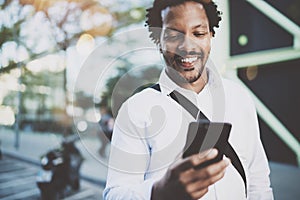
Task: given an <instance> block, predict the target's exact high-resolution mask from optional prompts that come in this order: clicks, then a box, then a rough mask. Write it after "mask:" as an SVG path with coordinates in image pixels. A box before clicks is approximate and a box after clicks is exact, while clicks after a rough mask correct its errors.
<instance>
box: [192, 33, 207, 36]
mask: <svg viewBox="0 0 300 200" xmlns="http://www.w3.org/2000/svg"><path fill="white" fill-rule="evenodd" d="M204 35H206V33H194V36H195V37H202V36H204Z"/></svg>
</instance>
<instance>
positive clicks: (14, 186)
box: [0, 155, 103, 200]
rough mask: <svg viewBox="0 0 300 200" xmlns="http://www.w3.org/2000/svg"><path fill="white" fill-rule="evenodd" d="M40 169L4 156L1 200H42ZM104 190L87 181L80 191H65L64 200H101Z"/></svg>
mask: <svg viewBox="0 0 300 200" xmlns="http://www.w3.org/2000/svg"><path fill="white" fill-rule="evenodd" d="M39 170H40V167H39V166H37V165H34V164H32V163H28V162H25V161H21V160H19V159H16V158H12V157H9V156H7V155H4V156H3V157H2V158H1V159H0V199H1V200H17V199H20V200H40V199H41V195H40V190H39V189H38V187H37V184H36V174H37V172H38V171H39ZM102 191H103V190H102V188H100V187H99V186H98V185H96V184H91V183H89V182H87V181H84V180H81V181H80V188H79V190H72V189H71V188H69V190H65V192H64V197H61V199H64V200H79V199H84V200H101V199H102Z"/></svg>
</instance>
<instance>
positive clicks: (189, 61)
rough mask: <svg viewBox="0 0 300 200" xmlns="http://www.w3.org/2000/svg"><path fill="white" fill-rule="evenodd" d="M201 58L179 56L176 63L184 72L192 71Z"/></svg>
mask: <svg viewBox="0 0 300 200" xmlns="http://www.w3.org/2000/svg"><path fill="white" fill-rule="evenodd" d="M199 59H200V57H199V56H189V57H181V56H177V58H176V59H175V60H176V63H177V64H178V65H179V66H180V67H181V68H183V70H184V71H191V70H193V69H194V65H195V63H196V62H197V60H199Z"/></svg>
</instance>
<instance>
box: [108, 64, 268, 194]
mask: <svg viewBox="0 0 300 200" xmlns="http://www.w3.org/2000/svg"><path fill="white" fill-rule="evenodd" d="M159 84H160V87H161V92H159V91H156V90H154V89H152V88H147V89H145V90H143V91H142V92H140V93H137V94H136V95H134V96H132V97H131V98H129V99H128V100H127V101H126V102H125V103H124V104H123V105H122V107H121V109H120V110H119V113H118V116H117V119H116V122H115V127H114V132H113V137H112V145H111V152H110V160H109V170H108V176H107V183H106V187H105V190H104V192H103V195H104V199H106V200H118V199H124V200H125V199H126V200H127V199H128V200H135V199H137V200H141V199H145V200H148V199H150V197H151V190H152V185H153V183H154V182H155V181H157V180H159V179H160V178H162V176H163V175H164V174H165V173H166V171H167V168H168V166H169V165H170V164H172V163H174V162H176V160H179V159H181V155H182V150H183V148H184V145H185V142H186V134H187V129H188V125H189V123H190V122H192V121H195V119H194V118H193V117H192V116H191V115H190V114H189V113H188V112H187V111H186V110H185V109H184V108H182V106H181V105H179V104H178V103H177V102H176V101H174V100H173V99H172V98H171V97H169V96H168V95H169V94H170V93H171V92H172V91H173V90H177V91H179V92H180V93H181V94H183V95H184V96H186V97H187V98H188V99H190V100H191V101H192V102H193V103H194V104H195V105H196V106H197V107H198V108H199V109H200V110H201V111H202V112H203V113H204V114H205V115H206V116H207V117H208V118H209V119H210V120H211V121H219V122H229V123H231V124H232V130H231V133H230V138H229V143H230V144H231V145H232V147H233V148H234V149H235V151H236V153H237V154H238V156H239V158H240V160H241V162H242V165H243V167H244V170H245V173H246V178H247V198H246V197H245V186H244V182H243V179H242V178H241V176H240V174H239V173H238V172H237V171H236V169H235V168H234V167H233V165H231V164H230V165H229V166H228V168H227V169H226V172H225V175H224V177H223V178H222V179H221V180H219V181H218V182H216V183H215V184H213V185H211V186H210V187H209V191H208V192H207V194H205V195H204V196H203V197H202V198H201V200H202V199H203V200H205V199H209V200H215V199H216V200H217V199H218V200H243V199H251V200H262V199H263V200H272V199H273V194H272V189H271V188H270V180H269V166H268V163H267V158H266V155H265V152H264V149H263V146H262V143H261V141H260V136H259V127H258V120H257V115H256V110H255V107H254V104H253V102H252V100H251V98H250V96H249V95H248V94H247V93H246V92H245V90H243V89H242V88H241V87H240V86H239V85H237V84H235V83H234V82H232V81H229V80H225V79H221V78H219V76H218V74H216V72H214V71H213V70H209V81H208V83H207V84H206V86H205V87H204V88H203V90H202V91H201V92H200V93H199V94H197V93H195V92H193V91H191V90H186V89H183V88H180V87H179V86H178V85H176V84H175V83H174V82H173V81H172V80H171V79H170V78H169V77H168V75H167V74H166V72H165V71H164V70H163V72H162V73H161V76H160V79H159ZM174 192H175V191H174Z"/></svg>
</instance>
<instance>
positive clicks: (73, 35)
mask: <svg viewBox="0 0 300 200" xmlns="http://www.w3.org/2000/svg"><path fill="white" fill-rule="evenodd" d="M216 2H217V4H218V6H219V8H220V10H222V11H223V20H222V21H221V26H220V28H219V29H217V30H216V37H215V38H214V41H213V49H212V54H211V59H212V61H213V62H214V63H215V65H216V66H217V68H218V69H219V71H220V73H221V74H222V75H223V76H224V77H227V78H230V79H232V80H234V81H236V82H238V83H239V84H241V85H243V86H244V87H245V88H246V89H247V90H248V91H249V92H250V94H251V95H252V97H253V99H254V101H255V104H256V107H257V112H258V117H259V123H260V127H261V138H262V141H263V145H264V147H265V149H266V153H267V156H268V159H269V161H270V164H271V170H272V171H271V181H272V185H273V187H274V193H275V197H276V199H298V198H299V197H300V193H299V191H297V190H298V189H297V188H296V186H297V183H299V177H300V172H299V166H300V144H299V140H300V125H299V117H298V116H299V113H300V92H299V88H298V87H299V85H300V79H299V75H300V12H299V10H300V1H298V0H285V1H276V0H266V1H263V0H249V1H244V0H217V1H216ZM151 4H152V0H143V1H139V0H126V1H125V0H84V1H83V0H82V1H80V0H0V8H1V10H0V142H1V143H0V148H1V149H0V150H1V151H0V153H1V155H4V156H5V155H9V156H12V157H14V158H18V159H21V160H23V161H26V162H27V161H29V162H30V163H31V164H39V160H40V157H41V155H43V154H44V153H46V152H47V151H48V150H50V149H53V148H57V147H59V146H60V144H61V141H62V140H63V138H65V137H66V136H68V135H72V134H79V135H80V137H81V140H80V141H77V142H76V146H77V148H78V149H79V150H80V151H81V153H82V154H83V158H84V161H83V164H82V167H81V170H80V172H81V176H82V177H83V178H84V179H85V180H87V181H90V182H92V183H94V184H96V185H98V186H99V188H100V189H101V188H103V186H104V184H105V179H106V171H107V167H106V163H107V156H108V153H109V140H108V137H109V135H110V134H111V127H112V126H113V119H114V117H115V116H116V114H117V110H118V109H119V107H120V105H121V104H122V102H124V101H125V100H126V99H127V98H128V97H129V96H130V95H131V94H132V93H133V92H134V91H135V90H136V89H138V88H139V86H141V85H145V84H147V83H155V82H156V81H157V79H158V76H159V73H160V70H161V69H162V68H163V67H162V61H161V59H160V57H159V54H158V52H157V51H156V47H155V46H154V44H152V43H151V41H150V39H148V34H147V30H146V28H145V26H144V24H145V9H146V8H148V7H150V6H151ZM139 48H143V50H141V51H140V50H139V51H137V50H136V49H139ZM91 54H92V55H94V56H93V57H91V56H90V55H91ZM95 55H98V56H97V58H96V59H95V58H94V57H95ZM89 56H90V57H89ZM88 59H90V60H91V59H94V64H93V68H91V69H88V70H89V72H90V73H91V74H92V73H94V70H97V69H98V70H99V69H100V70H101V73H100V72H99V74H100V75H101V78H99V79H91V80H92V81H91V80H90V81H88V80H85V79H81V78H80V74H82V73H84V72H82V69H83V67H82V66H85V63H86V62H87V60H88ZM104 60H105V62H104ZM102 61H103V62H102ZM95 63H96V64H95ZM107 63H109V66H108V64H107ZM86 76H87V77H89V75H88V74H85V77H86ZM93 81H94V82H93ZM82 82H84V84H82ZM241 103H242V102H241ZM101 120H102V121H101ZM103 136H104V137H103ZM279 182H281V183H279ZM0 186H1V183H0ZM281 190H282V191H283V192H282V191H281ZM0 193H1V187H0ZM14 193H16V192H12V194H11V195H14ZM8 197H9V195H6V198H8ZM296 197H298V198H296ZM0 198H1V196H0ZM3 198H4V197H3ZM23 199H24V198H23ZM96 199H101V197H100V196H98V198H96Z"/></svg>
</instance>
